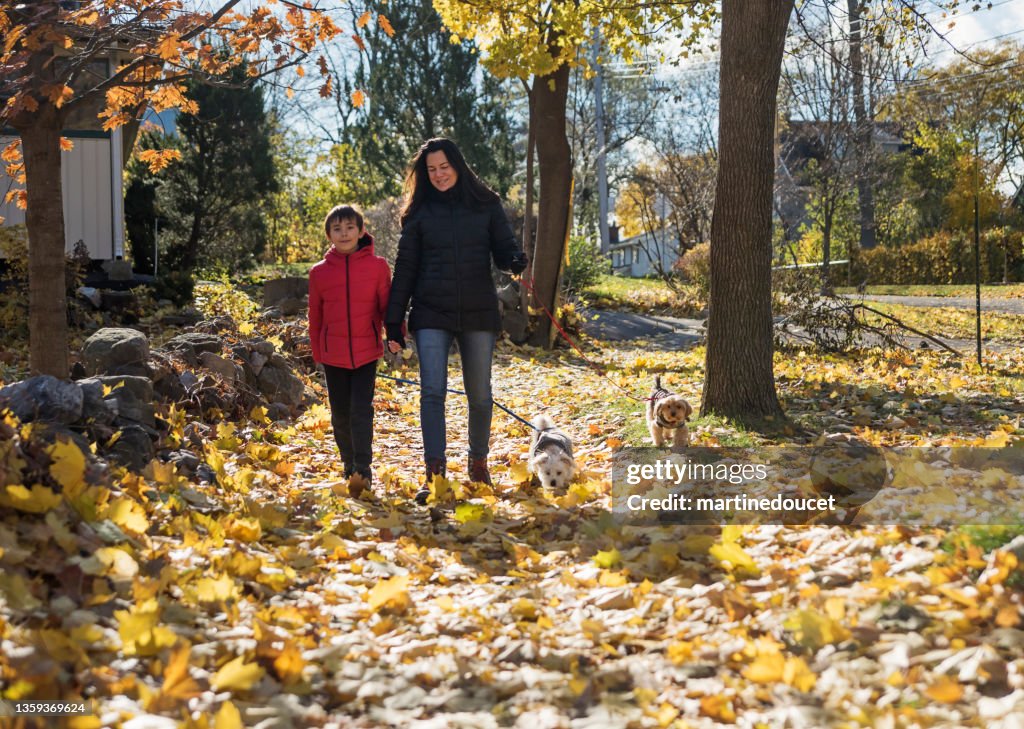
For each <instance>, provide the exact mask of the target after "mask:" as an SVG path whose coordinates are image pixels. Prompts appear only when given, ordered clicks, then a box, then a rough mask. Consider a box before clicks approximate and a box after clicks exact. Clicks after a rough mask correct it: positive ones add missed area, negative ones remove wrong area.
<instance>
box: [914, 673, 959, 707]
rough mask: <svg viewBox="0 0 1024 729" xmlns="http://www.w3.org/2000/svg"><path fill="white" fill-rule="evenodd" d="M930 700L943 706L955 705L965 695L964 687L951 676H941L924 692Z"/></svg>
mask: <svg viewBox="0 0 1024 729" xmlns="http://www.w3.org/2000/svg"><path fill="white" fill-rule="evenodd" d="M924 692H925V694H926V695H927V696H928V698H930V699H932V700H934V701H939V702H941V703H943V704H955V703H956V702H957V701H959V700H960V699H961V698H963V695H964V687H963V686H961V685H960V684H959V683H957V682H956V681H955V680H954V679H952V678H950V677H949V676H940V677H939V679H938V680H937V681H936V682H935V683H933V684H932V685H931V686H929V687H928V688H926V689H925V690H924Z"/></svg>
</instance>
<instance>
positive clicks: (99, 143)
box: [0, 137, 114, 259]
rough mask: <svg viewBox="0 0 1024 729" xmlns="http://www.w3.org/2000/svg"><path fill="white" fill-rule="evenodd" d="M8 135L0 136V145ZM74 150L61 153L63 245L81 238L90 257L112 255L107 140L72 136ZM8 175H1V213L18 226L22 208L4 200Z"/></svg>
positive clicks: (68, 247)
mask: <svg viewBox="0 0 1024 729" xmlns="http://www.w3.org/2000/svg"><path fill="white" fill-rule="evenodd" d="M11 139H12V138H11V137H0V148H3V147H4V146H6V145H7V144H8V143H9V142H10V141H11ZM72 141H73V142H74V143H75V147H74V149H72V150H71V151H70V152H63V153H62V158H61V185H62V186H63V192H64V248H65V250H67V251H68V252H71V251H72V250H74V247H75V243H76V242H77V241H78V240H79V239H81V240H84V241H85V244H86V245H87V246H88V247H89V253H90V255H91V256H92V257H93V258H102V259H110V258H113V257H114V230H113V221H112V218H113V214H112V212H111V205H112V195H111V175H110V140H109V139H82V138H74V139H72ZM12 184H13V183H12V181H11V180H10V178H8V177H6V176H3V177H0V216H3V218H4V223H3V224H4V225H5V226H7V225H21V224H24V222H25V211H24V210H21V209H19V208H18V207H17V206H16V205H15V204H14V203H13V202H11V203H4V202H3V199H4V197H6V193H7V190H9V189H10V188H11V186H12Z"/></svg>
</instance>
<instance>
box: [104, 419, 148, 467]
mask: <svg viewBox="0 0 1024 729" xmlns="http://www.w3.org/2000/svg"><path fill="white" fill-rule="evenodd" d="M120 430H121V434H120V435H119V436H118V438H117V440H116V441H114V445H113V446H111V448H110V455H111V457H112V458H113V459H114V460H116V461H118V462H119V463H121V464H123V465H125V466H127V467H128V468H130V469H132V470H133V471H141V470H142V469H143V468H145V467H146V464H147V463H149V462H150V460H152V458H153V453H154V450H153V439H152V438H150V436H149V433H147V432H146V430H145V428H143V427H142V426H141V425H123V426H121V429H120Z"/></svg>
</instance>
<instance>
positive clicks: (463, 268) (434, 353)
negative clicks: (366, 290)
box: [384, 138, 527, 504]
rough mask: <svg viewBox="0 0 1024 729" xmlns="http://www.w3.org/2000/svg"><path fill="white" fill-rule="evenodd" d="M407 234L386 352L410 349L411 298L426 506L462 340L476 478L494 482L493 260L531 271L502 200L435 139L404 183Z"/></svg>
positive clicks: (439, 469)
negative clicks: (452, 366)
mask: <svg viewBox="0 0 1024 729" xmlns="http://www.w3.org/2000/svg"><path fill="white" fill-rule="evenodd" d="M401 223H402V235H401V238H400V239H399V241H398V256H397V258H396V259H395V272H394V276H393V277H392V282H391V296H390V298H389V299H388V308H387V312H386V313H385V317H384V322H385V327H386V330H387V337H388V348H389V349H390V350H391V351H392V352H398V351H399V350H400V349H402V348H403V347H404V346H405V338H404V336H403V335H402V322H403V320H404V318H405V310H406V307H408V306H409V302H410V300H411V301H412V310H411V312H410V314H409V330H410V331H411V332H412V334H413V337H414V338H415V339H416V349H417V352H418V354H419V360H420V382H421V385H420V387H421V389H420V427H421V428H422V431H423V457H424V460H425V462H426V472H427V484H426V485H424V486H423V488H421V489H420V490H419V492H417V494H416V501H417V502H418V503H420V504H423V503H426V500H427V497H428V496H429V494H430V489H429V484H430V480H431V478H432V477H433V476H434V475H437V474H440V475H442V476H444V475H445V472H446V470H447V466H446V461H445V446H446V441H445V417H444V401H445V392H446V389H447V387H448V353H449V351H450V350H451V344H452V340H456V341H457V342H458V343H459V353H460V355H461V359H462V379H463V382H464V383H465V388H466V397H467V399H468V400H469V477H470V479H471V480H472V481H479V482H483V483H486V484H490V483H491V476H490V473H489V472H488V470H487V453H488V450H489V441H490V436H491V410H492V407H491V405H492V403H491V358H492V356H493V354H494V343H495V340H496V338H497V334H498V332H499V331H500V330H501V315H500V314H499V312H498V293H497V290H496V289H495V286H494V280H493V279H492V278H491V259H492V258H493V260H494V263H495V265H496V266H497V267H498V269H500V270H502V271H508V272H509V273H512V274H517V273H522V271H524V270H525V269H526V264H527V259H526V256H525V255H524V254H523V252H522V250H521V249H520V247H519V244H518V243H517V242H516V239H515V236H514V235H513V233H512V228H511V226H510V225H509V223H508V218H506V217H505V211H504V210H503V209H502V207H501V200H500V199H499V197H498V195H497V193H495V192H494V191H493V190H491V189H490V188H488V187H487V186H486V185H485V184H484V183H483V182H481V180H480V178H478V177H477V176H476V174H475V173H474V172H473V171H472V170H471V169H470V168H469V166H468V165H467V164H466V160H465V158H463V156H462V153H461V152H460V151H459V148H458V147H456V146H455V143H454V142H452V141H451V140H448V139H443V138H438V139H431V140H428V141H427V142H426V143H425V144H424V145H423V146H422V147H420V150H419V152H417V153H416V156H415V157H414V158H413V161H412V164H411V165H410V167H409V171H408V173H407V174H406V178H405V206H404V207H403V209H402V214H401Z"/></svg>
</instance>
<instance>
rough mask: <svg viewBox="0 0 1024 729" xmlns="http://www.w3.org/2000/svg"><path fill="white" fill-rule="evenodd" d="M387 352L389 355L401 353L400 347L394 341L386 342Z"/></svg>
mask: <svg viewBox="0 0 1024 729" xmlns="http://www.w3.org/2000/svg"><path fill="white" fill-rule="evenodd" d="M388 351H390V352H391V354H398V353H399V352H401V351H402V345H401V344H399V343H398V342H396V341H394V340H392V341H389V342H388Z"/></svg>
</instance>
